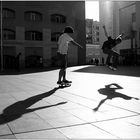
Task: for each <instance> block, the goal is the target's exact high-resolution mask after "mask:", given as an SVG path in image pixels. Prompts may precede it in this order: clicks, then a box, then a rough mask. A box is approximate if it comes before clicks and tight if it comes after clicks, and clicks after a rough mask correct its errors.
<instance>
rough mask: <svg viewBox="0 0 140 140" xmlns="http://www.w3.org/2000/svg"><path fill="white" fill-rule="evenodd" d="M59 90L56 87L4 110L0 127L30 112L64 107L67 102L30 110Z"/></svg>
mask: <svg viewBox="0 0 140 140" xmlns="http://www.w3.org/2000/svg"><path fill="white" fill-rule="evenodd" d="M58 89H59V87H56V88H54V89H52V90H50V91H48V92H45V93H42V94H39V95H35V96H32V97H30V98H27V99H25V100H22V101H18V102H16V103H14V104H12V105H10V106H8V107H6V108H5V109H4V110H3V112H2V114H0V125H1V124H5V123H8V122H11V121H13V120H16V119H18V118H20V117H21V116H22V115H23V114H26V113H30V112H33V111H36V110H40V109H44V108H49V107H53V106H57V105H62V104H65V103H67V102H60V103H56V104H53V105H48V106H42V107H37V108H32V109H30V108H29V107H31V106H32V105H33V104H35V103H37V102H39V101H40V100H42V99H43V98H46V97H49V96H51V95H52V94H53V93H55V92H56V90H58Z"/></svg>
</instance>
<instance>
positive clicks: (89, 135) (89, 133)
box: [58, 124, 117, 139]
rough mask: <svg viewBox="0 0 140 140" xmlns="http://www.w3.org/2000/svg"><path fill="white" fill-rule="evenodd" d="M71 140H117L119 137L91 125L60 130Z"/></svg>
mask: <svg viewBox="0 0 140 140" xmlns="http://www.w3.org/2000/svg"><path fill="white" fill-rule="evenodd" d="M58 130H59V131H60V132H61V133H63V134H64V135H65V136H67V137H68V138H70V139H95V138H96V139H117V137H115V136H113V135H111V134H109V133H106V132H105V131H102V130H101V129H98V128H97V127H94V126H92V125H90V124H85V125H78V126H73V127H66V128H60V129H58Z"/></svg>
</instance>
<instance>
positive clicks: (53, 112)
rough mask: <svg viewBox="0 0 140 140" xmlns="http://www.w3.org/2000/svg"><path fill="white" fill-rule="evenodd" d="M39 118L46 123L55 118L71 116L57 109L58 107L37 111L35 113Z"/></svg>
mask: <svg viewBox="0 0 140 140" xmlns="http://www.w3.org/2000/svg"><path fill="white" fill-rule="evenodd" d="M35 112H36V114H37V115H38V116H40V118H42V119H44V120H46V121H48V120H51V119H55V118H63V117H70V116H72V115H71V114H70V113H68V112H66V111H63V110H61V109H59V108H58V107H56V106H54V107H50V108H47V109H42V110H37V111H35Z"/></svg>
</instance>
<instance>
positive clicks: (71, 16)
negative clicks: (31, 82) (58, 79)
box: [2, 1, 86, 67]
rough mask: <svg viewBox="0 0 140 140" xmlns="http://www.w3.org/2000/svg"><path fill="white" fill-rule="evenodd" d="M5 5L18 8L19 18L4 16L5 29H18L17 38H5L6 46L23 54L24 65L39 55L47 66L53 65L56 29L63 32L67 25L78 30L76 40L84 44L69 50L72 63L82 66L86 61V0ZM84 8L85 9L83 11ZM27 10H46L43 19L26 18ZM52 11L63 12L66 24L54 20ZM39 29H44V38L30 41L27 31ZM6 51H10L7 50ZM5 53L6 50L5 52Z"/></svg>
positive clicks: (11, 2)
mask: <svg viewBox="0 0 140 140" xmlns="http://www.w3.org/2000/svg"><path fill="white" fill-rule="evenodd" d="M2 7H3V8H9V9H12V10H15V13H16V15H15V17H16V18H15V19H3V21H2V24H3V28H9V29H12V30H15V32H16V39H15V40H3V47H5V46H7V47H12V46H14V47H15V48H16V49H15V50H14V51H15V52H14V53H13V52H12V51H11V52H8V53H9V55H13V56H15V55H16V54H18V53H19V52H21V53H22V56H21V60H20V61H21V64H22V67H24V66H25V59H26V57H27V56H29V55H39V56H41V57H43V62H44V66H50V65H51V58H52V56H55V55H56V51H57V42H52V41H51V33H52V32H63V30H64V27H65V26H72V27H73V28H74V30H75V35H74V39H75V40H76V41H77V42H78V43H79V44H81V45H82V46H83V49H79V48H77V47H76V46H72V47H71V48H70V50H69V56H68V57H69V64H70V65H79V64H84V63H85V61H86V54H85V53H86V52H85V49H86V45H85V2H84V1H77V2H76V1H67V2H66V1H55V2H53V1H3V2H2ZM81 9H82V10H81ZM25 11H37V12H39V13H42V15H43V19H42V21H41V22H32V21H25V19H24V12H25ZM52 14H61V15H64V16H65V17H66V23H61V24H59V23H52V22H51V20H50V16H51V15H52ZM27 30H37V31H40V32H42V34H43V40H40V41H30V40H25V31H27ZM5 52H6V50H5ZM5 52H4V53H5Z"/></svg>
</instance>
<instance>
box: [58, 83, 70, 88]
mask: <svg viewBox="0 0 140 140" xmlns="http://www.w3.org/2000/svg"><path fill="white" fill-rule="evenodd" d="M58 85H59V87H60V88H63V87H70V86H71V84H70V83H65V82H62V83H61V84H58Z"/></svg>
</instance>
